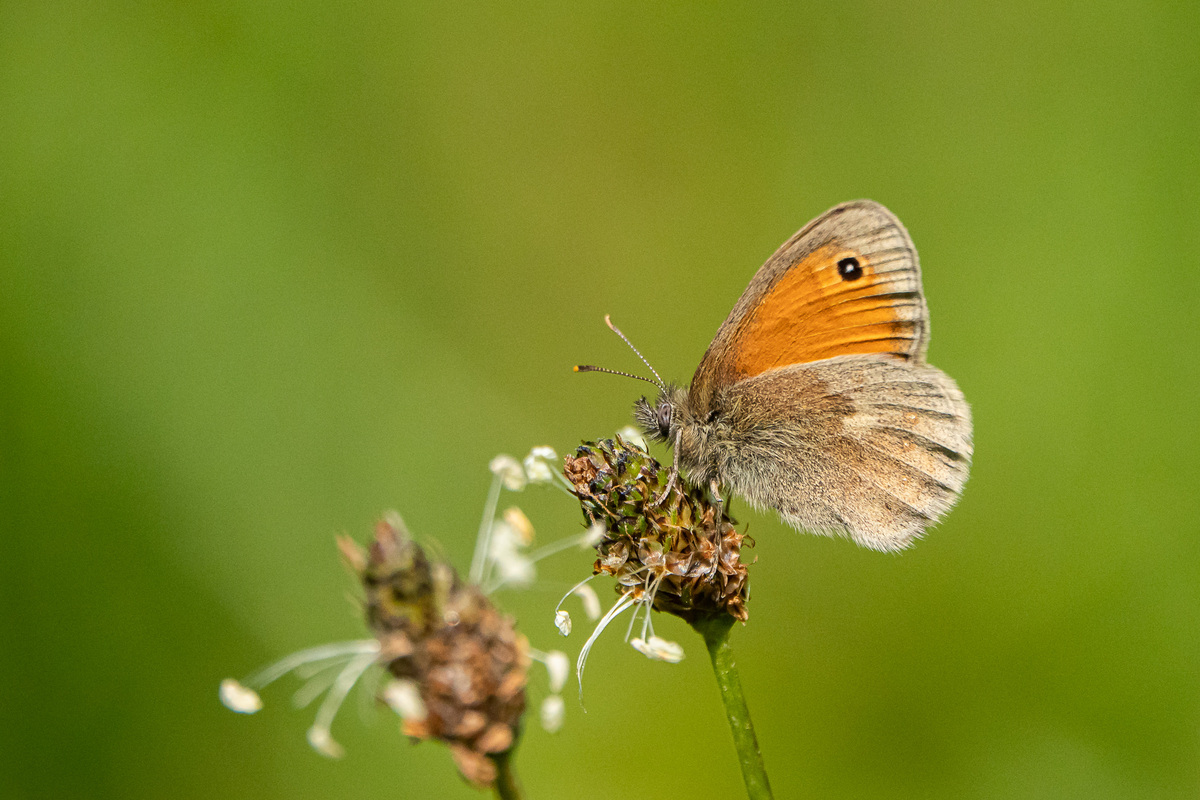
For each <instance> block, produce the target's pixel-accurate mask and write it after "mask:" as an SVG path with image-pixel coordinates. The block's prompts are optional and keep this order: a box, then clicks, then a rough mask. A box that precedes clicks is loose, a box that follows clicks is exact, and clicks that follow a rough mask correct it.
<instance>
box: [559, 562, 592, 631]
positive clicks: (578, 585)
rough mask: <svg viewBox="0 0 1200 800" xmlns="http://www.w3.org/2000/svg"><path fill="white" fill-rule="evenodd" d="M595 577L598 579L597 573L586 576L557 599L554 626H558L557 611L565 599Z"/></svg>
mask: <svg viewBox="0 0 1200 800" xmlns="http://www.w3.org/2000/svg"><path fill="white" fill-rule="evenodd" d="M597 577H599V573H597V574H596V575H589V576H587V577H586V578H584V579H583V580H581V581H580V582H579V583H577V584H575V585H574V586H572V587H571V588H570V589H568V590H567V593H566V594H564V595H563V596H562V597H560V598H559V599H558V605H556V606H555V607H554V619H555V624H556V625H557V624H558V622H557V620H558V610H559V609H560V608H562V604H563V603H565V602H567V598H568V597H570V596H571V595H572V594H574V593H575V592H577V591H579V589H580V588H581V587H583V586H587V585H588V583H589V582H591V581H592V580H593V579H594V578H597ZM593 594H595V592H593ZM585 610H586V609H585ZM597 616H599V615H598V614H597ZM563 636H566V634H565V633H564V634H563Z"/></svg>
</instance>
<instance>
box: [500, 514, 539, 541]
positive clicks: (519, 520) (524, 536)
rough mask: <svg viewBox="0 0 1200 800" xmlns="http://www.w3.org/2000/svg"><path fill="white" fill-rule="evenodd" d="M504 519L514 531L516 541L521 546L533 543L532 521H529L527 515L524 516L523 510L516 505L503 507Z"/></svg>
mask: <svg viewBox="0 0 1200 800" xmlns="http://www.w3.org/2000/svg"><path fill="white" fill-rule="evenodd" d="M504 521H505V522H507V523H508V525H509V527H511V528H512V529H513V531H514V532H515V533H516V535H517V538H518V541H519V542H520V543H521V545H522V546H523V547H528V546H529V545H531V544H533V523H532V522H530V521H529V517H527V516H525V512H524V511H522V510H521V509H519V508H517V507H516V506H512V507H510V508H506V509H504Z"/></svg>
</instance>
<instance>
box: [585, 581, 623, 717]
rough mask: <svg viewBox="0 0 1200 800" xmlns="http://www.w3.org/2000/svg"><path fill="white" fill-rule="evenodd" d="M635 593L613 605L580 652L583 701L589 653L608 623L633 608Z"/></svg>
mask: <svg viewBox="0 0 1200 800" xmlns="http://www.w3.org/2000/svg"><path fill="white" fill-rule="evenodd" d="M632 595H633V593H632V592H630V593H628V594H623V595H621V599H620V600H618V601H617V602H616V603H613V607H612V608H610V609H609V610H608V613H607V614H605V615H604V617H603V618H602V619H601V620H600V621H599V622H598V623H596V629H595V630H593V631H592V635H591V636H589V637H588V640H587V641H586V642H584V644H583V649H582V650H580V651H579V658H578V659H577V660H576V661H575V680H576V681H578V683H579V699H580V700H582V699H583V668H584V667H585V666H586V665H587V657H588V653H589V652H591V650H592V645H593V644H595V643H596V639H598V638H599V637H600V634H601V633H603V632H604V629H605V628H607V627H608V623H610V622H612V621H613V620H614V619H616V618H617V616H618V615H619V614H620V613H621V612H622V611H625V610H626V609H627V608H629V607H630V606H632V605H633V604H634V603H635V602H637V601H635V600H634V599H633V596H632Z"/></svg>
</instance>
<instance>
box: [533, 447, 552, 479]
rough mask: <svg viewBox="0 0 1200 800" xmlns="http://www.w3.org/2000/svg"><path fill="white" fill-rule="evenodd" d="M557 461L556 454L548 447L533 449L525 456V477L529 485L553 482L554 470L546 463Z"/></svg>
mask: <svg viewBox="0 0 1200 800" xmlns="http://www.w3.org/2000/svg"><path fill="white" fill-rule="evenodd" d="M557 460H558V454H557V453H555V452H554V450H552V449H551V448H549V447H535V448H533V449H532V450H530V451H529V455H527V456H525V475H526V476H528V478H529V482H530V483H550V482H551V481H553V480H554V470H553V469H551V467H550V464H549V463H548V462H554V461H557Z"/></svg>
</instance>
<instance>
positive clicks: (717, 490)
mask: <svg viewBox="0 0 1200 800" xmlns="http://www.w3.org/2000/svg"><path fill="white" fill-rule="evenodd" d="M708 490H709V491H710V492H712V496H713V499H714V500H716V501H717V512H716V514H715V515H714V516H713V521H714V522H717V523H719V522H720V521H721V515H722V514H723V513H724V512H725V498H724V497H722V496H721V486H720V484H718V483H717V479H716V478H713V479H712V480H711V481H709V482H708Z"/></svg>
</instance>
